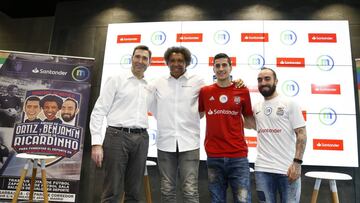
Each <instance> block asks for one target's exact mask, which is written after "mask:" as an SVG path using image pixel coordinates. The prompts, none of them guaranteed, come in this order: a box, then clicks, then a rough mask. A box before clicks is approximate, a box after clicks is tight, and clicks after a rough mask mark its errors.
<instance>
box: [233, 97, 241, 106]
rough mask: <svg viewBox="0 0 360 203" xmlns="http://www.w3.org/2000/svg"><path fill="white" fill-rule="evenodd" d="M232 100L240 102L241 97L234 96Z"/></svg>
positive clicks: (236, 102)
mask: <svg viewBox="0 0 360 203" xmlns="http://www.w3.org/2000/svg"><path fill="white" fill-rule="evenodd" d="M234 102H235V104H240V102H241V98H240V97H239V96H235V97H234Z"/></svg>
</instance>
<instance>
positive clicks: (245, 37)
mask: <svg viewBox="0 0 360 203" xmlns="http://www.w3.org/2000/svg"><path fill="white" fill-rule="evenodd" d="M241 42H269V33H241Z"/></svg>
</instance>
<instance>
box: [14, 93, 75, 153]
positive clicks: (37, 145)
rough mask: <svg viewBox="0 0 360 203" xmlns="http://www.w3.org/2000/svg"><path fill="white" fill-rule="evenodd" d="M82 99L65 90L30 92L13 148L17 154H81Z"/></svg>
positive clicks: (16, 127) (27, 94) (18, 125)
mask: <svg viewBox="0 0 360 203" xmlns="http://www.w3.org/2000/svg"><path fill="white" fill-rule="evenodd" d="M80 99H81V96H80V95H79V94H77V93H74V92H68V91H62V90H51V89H42V90H31V91H27V93H26V98H25V102H24V107H23V115H22V122H21V123H17V124H15V127H14V134H13V142H12V148H13V149H14V150H15V151H16V152H17V153H36V154H45V155H55V156H59V157H69V158H70V157H72V156H73V155H74V154H75V153H77V152H78V151H79V147H80V141H81V135H82V133H81V132H82V128H81V127H78V126H77V124H78V122H77V118H78V113H79V105H78V104H79V103H80Z"/></svg>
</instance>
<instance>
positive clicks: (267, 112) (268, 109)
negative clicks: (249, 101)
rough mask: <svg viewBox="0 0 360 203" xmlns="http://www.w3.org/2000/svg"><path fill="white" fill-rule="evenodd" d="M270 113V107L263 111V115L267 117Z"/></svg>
mask: <svg viewBox="0 0 360 203" xmlns="http://www.w3.org/2000/svg"><path fill="white" fill-rule="evenodd" d="M271 112H272V108H271V107H266V108H265V111H264V114H265V115H267V116H268V115H270V114H271Z"/></svg>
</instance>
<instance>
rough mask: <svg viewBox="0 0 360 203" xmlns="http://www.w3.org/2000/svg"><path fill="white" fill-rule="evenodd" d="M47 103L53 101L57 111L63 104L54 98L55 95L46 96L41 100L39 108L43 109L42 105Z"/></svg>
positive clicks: (58, 98)
mask: <svg viewBox="0 0 360 203" xmlns="http://www.w3.org/2000/svg"><path fill="white" fill-rule="evenodd" d="M47 101H53V102H56V105H57V106H58V108H59V109H61V106H62V104H63V100H62V99H61V98H60V97H58V96H56V95H52V94H51V95H46V96H45V97H43V98H42V99H41V100H40V106H41V108H44V104H45V102H47Z"/></svg>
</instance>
